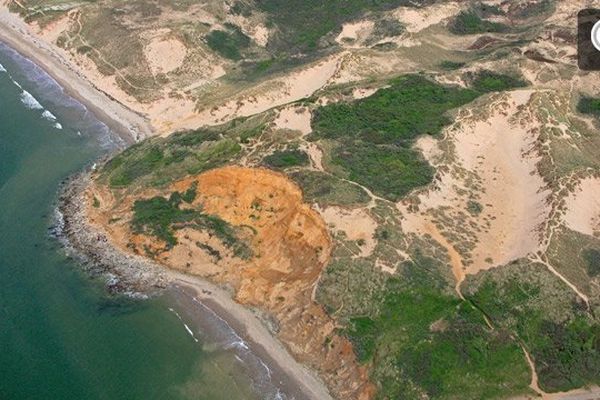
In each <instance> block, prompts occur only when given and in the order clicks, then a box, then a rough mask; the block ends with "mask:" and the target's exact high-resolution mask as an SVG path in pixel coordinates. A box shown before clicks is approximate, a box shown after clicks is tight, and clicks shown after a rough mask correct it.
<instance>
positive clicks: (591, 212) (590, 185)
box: [564, 177, 600, 236]
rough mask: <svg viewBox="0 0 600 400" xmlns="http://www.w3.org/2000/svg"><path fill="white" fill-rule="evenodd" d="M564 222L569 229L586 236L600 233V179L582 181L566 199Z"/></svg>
mask: <svg viewBox="0 0 600 400" xmlns="http://www.w3.org/2000/svg"><path fill="white" fill-rule="evenodd" d="M566 206H567V210H566V213H565V216H564V221H565V224H566V225H567V227H569V228H570V229H573V230H574V231H577V232H581V233H584V234H586V235H592V236H597V235H598V234H599V233H600V179H599V178H595V177H589V178H584V179H582V180H581V181H580V182H579V184H578V185H577V186H576V188H575V190H574V191H573V192H571V193H570V194H569V196H568V197H567V199H566Z"/></svg>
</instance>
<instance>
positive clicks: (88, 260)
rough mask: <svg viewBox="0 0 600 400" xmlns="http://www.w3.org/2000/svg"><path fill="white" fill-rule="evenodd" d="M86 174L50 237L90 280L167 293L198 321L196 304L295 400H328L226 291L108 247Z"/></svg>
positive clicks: (66, 186) (70, 188) (119, 289)
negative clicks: (94, 218)
mask: <svg viewBox="0 0 600 400" xmlns="http://www.w3.org/2000/svg"><path fill="white" fill-rule="evenodd" d="M90 179H91V172H90V171H84V172H81V173H79V174H78V175H75V176H73V177H71V178H69V179H67V180H66V181H65V182H64V183H63V185H62V187H61V191H60V196H59V200H58V206H57V218H56V219H57V222H56V228H55V233H56V236H57V237H58V238H59V240H60V241H61V243H62V244H63V246H64V248H65V250H66V252H67V254H68V255H69V256H71V257H73V258H77V259H79V260H80V261H81V262H82V264H83V267H84V270H86V271H87V272H88V273H90V274H91V275H92V276H104V277H106V278H107V284H106V286H107V288H108V290H109V291H111V292H113V293H125V294H128V295H130V296H132V297H138V298H144V297H147V296H148V295H153V294H157V293H159V292H162V291H166V292H167V293H168V294H169V295H171V296H175V298H178V301H177V302H178V303H179V304H180V305H182V306H183V307H184V308H185V309H186V310H187V311H188V313H189V314H191V315H192V318H193V317H194V316H196V318H201V317H200V315H199V311H198V310H197V309H196V310H194V302H196V303H198V302H199V303H201V304H202V306H204V307H206V308H208V309H209V310H211V311H212V312H213V313H215V314H216V315H217V316H218V317H219V318H220V319H222V320H223V321H225V322H226V323H227V325H229V326H230V327H231V328H232V329H233V330H234V331H235V333H236V334H237V335H239V336H240V337H241V338H242V339H243V340H244V341H245V342H246V343H247V344H248V347H249V348H250V350H251V351H252V352H253V353H254V354H255V355H256V356H257V357H259V358H260V359H261V360H263V361H264V362H266V363H267V364H268V365H269V368H270V370H271V376H272V377H273V378H274V381H276V383H277V384H278V385H281V387H282V388H284V389H285V390H286V392H288V393H289V394H291V395H292V398H294V399H296V400H300V399H315V400H332V397H331V395H330V394H329V390H328V389H327V387H326V386H325V384H324V383H323V381H322V380H321V379H320V378H319V377H318V376H317V375H316V373H314V372H313V371H311V370H309V369H308V368H307V367H306V366H304V365H302V364H300V363H298V362H297V361H296V360H295V359H294V358H293V357H292V356H291V354H290V353H289V352H288V351H287V349H286V348H285V347H284V346H283V344H282V343H281V342H280V341H279V340H278V339H277V338H276V337H275V335H274V334H273V333H272V332H271V331H270V330H269V328H268V327H267V326H266V325H265V323H264V322H263V321H262V320H261V318H260V316H259V315H258V314H257V313H255V312H253V311H252V310H251V309H249V308H246V307H244V306H243V305H241V304H238V303H236V302H235V301H234V300H233V298H232V296H231V293H230V292H228V291H227V290H226V289H224V288H222V287H219V286H217V285H215V284H212V283H210V282H208V281H206V280H203V279H201V278H199V277H194V276H190V275H186V274H183V273H180V272H177V271H173V270H169V269H167V268H166V267H163V266H161V265H159V264H157V263H155V262H153V261H151V260H148V259H146V258H144V257H142V256H138V255H133V254H127V253H124V252H122V251H121V250H120V249H117V248H115V247H113V246H112V244H111V243H110V242H109V240H108V238H107V236H106V235H105V233H104V232H103V231H102V229H101V228H99V227H97V226H94V225H91V224H89V223H88V221H87V214H86V210H85V204H86V203H85V201H84V192H85V189H86V188H87V186H88V184H89V182H90Z"/></svg>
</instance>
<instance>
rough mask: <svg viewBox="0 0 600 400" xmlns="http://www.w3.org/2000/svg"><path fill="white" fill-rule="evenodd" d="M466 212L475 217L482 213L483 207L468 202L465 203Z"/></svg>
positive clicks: (475, 202)
mask: <svg viewBox="0 0 600 400" xmlns="http://www.w3.org/2000/svg"><path fill="white" fill-rule="evenodd" d="M467 211H468V212H469V214H471V215H473V216H477V215H479V214H481V212H482V211H483V206H482V205H481V203H479V202H477V201H474V200H469V201H468V202H467Z"/></svg>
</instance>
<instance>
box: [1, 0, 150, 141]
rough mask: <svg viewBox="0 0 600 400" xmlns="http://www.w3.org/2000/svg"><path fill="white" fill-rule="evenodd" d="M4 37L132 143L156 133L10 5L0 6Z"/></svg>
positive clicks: (140, 117)
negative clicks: (32, 29) (38, 34)
mask: <svg viewBox="0 0 600 400" xmlns="http://www.w3.org/2000/svg"><path fill="white" fill-rule="evenodd" d="M0 40H1V41H2V42H4V43H6V44H8V45H9V46H10V47H12V48H13V49H15V50H17V51H18V52H19V53H21V54H22V55H23V56H25V57H27V58H29V59H31V60H32V61H34V62H35V63H36V64H37V65H38V66H40V67H41V68H43V69H44V70H45V71H46V72H47V73H48V74H49V75H50V76H52V77H53V78H54V79H55V80H56V81H57V82H58V83H59V84H60V85H61V86H62V87H63V88H64V89H65V90H66V91H67V92H68V93H69V94H70V95H71V96H73V97H75V98H76V99H77V100H79V101H80V102H81V103H82V104H84V105H86V106H87V107H88V108H89V109H91V110H92V111H93V112H94V114H96V115H97V116H98V117H99V118H100V119H102V120H103V121H105V122H106V123H107V124H108V125H109V126H110V127H111V128H112V129H113V130H115V131H116V132H118V133H119V134H120V135H121V136H123V138H124V139H125V140H127V141H128V142H130V143H131V142H133V139H132V138H135V139H141V138H144V137H147V136H150V135H151V134H152V128H151V127H150V125H149V123H148V121H147V120H146V118H144V117H143V116H141V115H140V114H138V113H136V112H134V111H132V110H131V109H129V108H127V107H126V106H124V105H123V104H121V103H118V102H117V101H114V100H112V99H111V98H110V97H109V96H108V95H107V94H106V93H105V92H103V91H102V90H100V89H99V88H98V87H96V86H95V85H94V83H92V82H90V81H89V80H87V79H86V78H85V77H84V76H83V75H81V74H80V73H79V72H78V71H76V70H75V69H74V68H73V66H72V65H71V64H70V63H69V61H67V60H66V59H65V58H64V57H63V56H62V55H60V54H59V53H58V52H57V51H56V50H55V49H54V48H53V46H51V45H48V44H47V43H45V42H44V41H42V40H40V39H37V38H36V37H35V36H34V35H33V34H32V33H31V32H30V30H29V27H28V26H27V24H25V23H24V22H23V21H21V20H20V19H19V17H18V16H17V15H15V14H11V13H10V12H9V11H8V8H7V7H6V6H4V5H3V6H0Z"/></svg>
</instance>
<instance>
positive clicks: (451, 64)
mask: <svg viewBox="0 0 600 400" xmlns="http://www.w3.org/2000/svg"><path fill="white" fill-rule="evenodd" d="M465 65H467V63H464V62H457V61H449V60H444V61H442V62H441V63H440V68H442V69H444V70H446V71H454V70H457V69H460V68H463V67H464V66H465Z"/></svg>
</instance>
